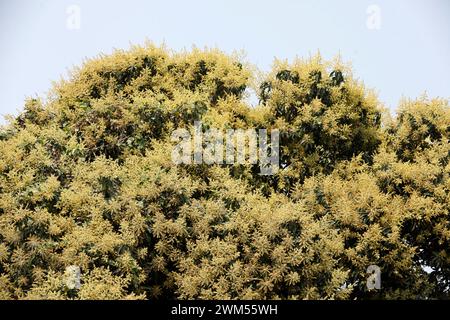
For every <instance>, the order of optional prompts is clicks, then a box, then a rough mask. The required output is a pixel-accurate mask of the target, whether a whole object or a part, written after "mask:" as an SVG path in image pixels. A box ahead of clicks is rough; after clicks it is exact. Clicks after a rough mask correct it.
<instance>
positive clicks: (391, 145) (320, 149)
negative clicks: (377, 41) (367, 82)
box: [0, 45, 450, 299]
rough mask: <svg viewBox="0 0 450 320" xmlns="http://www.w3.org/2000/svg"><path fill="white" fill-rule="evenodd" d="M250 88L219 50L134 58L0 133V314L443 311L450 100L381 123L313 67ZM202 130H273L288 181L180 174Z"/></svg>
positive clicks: (365, 100) (449, 287) (92, 74)
mask: <svg viewBox="0 0 450 320" xmlns="http://www.w3.org/2000/svg"><path fill="white" fill-rule="evenodd" d="M255 78H256V77H255V76H254V72H253V71H252V68H251V67H250V66H249V65H248V64H246V63H245V62H244V61H242V60H241V59H240V58H239V57H237V56H233V55H227V54H224V53H223V52H221V51H219V50H211V49H205V50H199V49H193V50H192V51H190V52H178V53H174V52H172V51H170V50H168V49H166V48H164V47H156V46H153V45H146V46H135V47H132V48H131V49H130V50H128V51H122V50H118V51H115V52H114V53H113V54H111V55H102V56H99V57H96V58H93V59H90V60H87V61H86V62H85V63H84V64H83V65H82V66H81V67H80V68H76V69H75V70H73V72H72V73H71V75H70V77H69V79H65V80H60V81H59V82H57V83H55V84H54V86H53V88H52V90H51V93H50V95H49V97H48V98H47V99H46V100H45V102H43V100H42V99H39V98H30V99H28V100H27V101H26V103H25V106H24V111H23V112H22V113H21V114H20V115H19V116H17V117H15V118H13V119H12V120H11V121H10V123H9V124H8V125H6V126H4V127H3V128H2V129H1V131H0V150H2V152H1V153H0V298H1V299H155V298H158V299H172V298H182V299H194V298H197V299H277V298H280V299H373V298H378V299H399V298H401V299H406V298H407V299H432V298H448V297H449V294H450V216H449V211H450V210H449V208H450V198H449V197H450V192H449V189H450V180H449V172H450V164H449V157H450V147H449V136H450V110H449V104H448V101H447V100H445V99H440V98H435V99H431V98H428V97H426V96H423V97H420V98H418V99H416V100H406V99H405V100H404V101H403V102H402V103H401V105H400V106H399V108H398V113H397V115H396V117H394V118H391V117H389V115H388V113H387V112H386V111H385V110H384V109H383V107H382V106H381V103H380V102H379V101H378V100H377V98H376V95H375V94H374V93H373V92H372V91H371V90H369V89H367V88H365V86H364V85H363V84H362V82H361V81H359V80H357V79H355V78H354V77H353V75H352V73H351V69H350V68H349V67H348V66H347V65H345V64H343V63H342V62H340V61H339V60H335V61H324V60H323V59H322V58H321V57H320V56H319V55H317V56H314V57H311V58H309V59H297V60H295V61H294V62H292V63H288V62H284V61H276V62H275V64H274V66H273V69H272V71H271V72H269V73H268V74H266V75H265V76H264V79H263V80H261V81H259V82H257V81H256V79H255ZM255 83H257V85H256V87H257V89H258V90H257V91H258V92H257V94H258V98H259V103H258V105H256V106H252V105H251V104H250V103H249V102H248V100H247V99H246V95H247V91H248V90H249V89H250V88H252V87H255ZM194 121H202V125H203V128H204V129H205V130H206V129H207V128H219V129H223V130H226V129H247V128H257V129H258V128H267V129H278V130H279V131H280V170H279V171H278V172H277V173H276V174H274V175H268V176H262V175H259V169H258V167H257V165H254V164H214V165H207V164H191V165H175V164H174V163H173V161H172V159H171V152H172V149H173V142H172V141H171V139H170V134H171V132H172V131H173V130H175V129H176V128H187V129H192V127H193V124H194ZM73 265H75V266H79V268H80V270H81V286H80V287H79V288H71V287H70V286H67V284H66V282H65V278H66V277H67V274H66V268H67V267H68V266H73ZM370 265H376V266H379V267H380V270H381V281H382V282H381V289H379V290H368V288H367V286H366V281H367V277H368V274H367V268H368V267H369V266H370Z"/></svg>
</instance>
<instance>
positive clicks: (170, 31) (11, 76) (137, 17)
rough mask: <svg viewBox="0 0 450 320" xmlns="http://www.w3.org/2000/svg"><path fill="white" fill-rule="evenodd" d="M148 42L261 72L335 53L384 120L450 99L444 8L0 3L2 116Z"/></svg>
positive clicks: (232, 2) (231, 0)
mask: <svg viewBox="0 0 450 320" xmlns="http://www.w3.org/2000/svg"><path fill="white" fill-rule="evenodd" d="M70 5H78V6H79V8H80V9H81V12H80V18H81V19H80V22H81V24H80V29H79V30H71V29H69V28H67V26H66V22H67V18H68V17H69V15H68V14H67V12H66V10H67V7H68V6H70ZM370 5H376V6H378V8H379V9H380V10H381V11H380V14H381V15H380V17H381V20H380V21H381V24H380V29H378V30H376V29H375V30H374V29H369V28H368V27H367V24H366V22H367V19H368V17H369V14H368V13H367V9H368V7H369V6H370ZM145 39H148V40H151V41H154V42H155V43H156V44H160V43H162V42H163V41H164V42H165V43H166V45H167V46H168V47H170V48H173V49H176V50H178V49H182V48H190V47H191V46H192V45H194V44H195V45H197V46H198V47H203V46H205V45H206V46H217V47H219V48H221V49H222V50H224V51H226V52H232V51H234V50H242V49H243V50H244V51H245V52H246V53H247V60H249V61H250V62H253V63H255V64H257V65H258V67H259V68H261V69H262V70H268V69H269V68H270V66H271V64H272V62H273V58H274V57H275V56H276V57H278V58H281V59H284V58H287V59H290V60H292V58H294V57H295V56H296V55H298V56H308V55H309V54H310V53H315V52H316V51H317V50H320V52H321V53H322V55H323V56H324V57H325V58H327V59H328V58H332V57H333V56H335V55H336V54H338V53H340V54H341V56H342V57H343V59H344V60H346V61H351V62H352V64H353V69H354V74H355V76H357V77H358V78H360V79H362V80H363V81H364V82H365V84H366V85H367V86H368V87H371V88H374V89H376V91H377V92H378V96H379V98H380V100H381V101H383V102H384V103H385V104H386V105H387V106H388V107H390V108H391V110H395V108H396V106H397V104H398V101H399V99H400V98H401V97H402V96H406V97H412V98H414V97H417V96H419V95H421V94H422V93H423V92H424V91H427V93H428V95H429V96H440V97H445V98H449V97H450V78H449V76H450V63H449V62H450V59H449V57H450V43H449V39H450V1H447V0H434V1H433V0H432V1H430V0H428V1H426V0H420V1H419V0H416V1H406V0H403V1H402V0H390V1H378V0H373V1H365V0H363V1H361V0H359V1H356V0H354V1H350V0H347V1H345V0H344V1H332V0H329V1H317V0H310V1H288V0H278V1H275V0H273V1H263V0H257V1H256V0H255V1H243V0H241V1H237V0H222V1H211V0H210V1H206V0H204V1H197V0H195V1H192V0H191V1H173V0H172V1H170V0H169V1H168V0H165V1H138V0H127V1H112V0H109V1H108V0H103V1H99V0H97V1H95V0H94V1H93V0H90V1H82V0H78V1H76V0H70V1H65V0H63V1H50V0H34V1H30V0H28V1H25V0H10V1H6V0H0V44H1V51H0V88H1V90H0V93H1V95H0V113H1V114H2V115H3V114H6V113H17V110H20V109H21V108H22V105H23V100H24V98H25V97H26V96H36V95H44V94H45V92H46V91H47V90H48V89H49V88H50V86H51V82H52V81H53V80H57V79H59V78H60V76H61V75H65V74H66V72H67V70H68V69H69V68H71V67H72V66H74V65H78V64H80V63H81V62H82V61H83V59H84V58H85V57H92V56H95V55H97V54H98V53H100V52H104V53H109V52H111V50H112V49H113V48H128V47H129V45H130V43H133V44H142V43H144V41H145ZM0 123H4V120H3V118H2V117H1V119H0Z"/></svg>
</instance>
